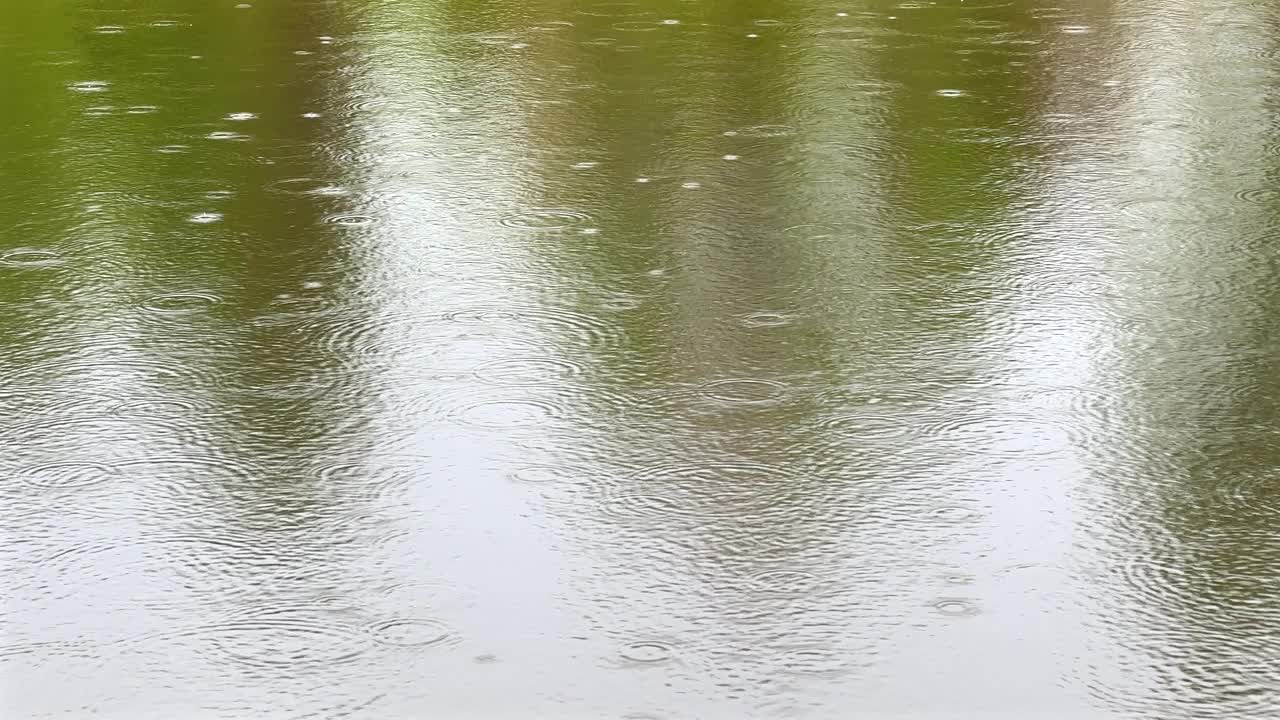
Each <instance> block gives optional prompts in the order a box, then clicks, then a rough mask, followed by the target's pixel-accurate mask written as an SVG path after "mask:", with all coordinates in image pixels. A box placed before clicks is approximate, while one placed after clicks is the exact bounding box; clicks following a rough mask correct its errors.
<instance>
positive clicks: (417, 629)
mask: <svg viewBox="0 0 1280 720" xmlns="http://www.w3.org/2000/svg"><path fill="white" fill-rule="evenodd" d="M369 630H370V632H371V633H373V639H374V640H375V641H376V642H378V643H379V644H381V645H389V646H391V647H400V648H413V647H428V646H431V645H439V644H441V643H443V642H445V641H447V640H448V639H449V635H450V633H449V628H448V627H446V626H445V625H444V623H441V622H438V621H436V620H426V619H421V618H396V619H394V620H387V621H384V622H380V623H377V624H375V625H372V626H370V628H369Z"/></svg>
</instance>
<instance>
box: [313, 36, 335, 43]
mask: <svg viewBox="0 0 1280 720" xmlns="http://www.w3.org/2000/svg"><path fill="white" fill-rule="evenodd" d="M316 39H317V40H319V41H320V42H333V36H331V35H317V36H316Z"/></svg>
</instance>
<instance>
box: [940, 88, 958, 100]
mask: <svg viewBox="0 0 1280 720" xmlns="http://www.w3.org/2000/svg"><path fill="white" fill-rule="evenodd" d="M934 95H938V96H939V97H947V98H956V97H962V96H964V95H965V91H963V90H955V89H953V88H944V89H942V90H938V91H936V92H934Z"/></svg>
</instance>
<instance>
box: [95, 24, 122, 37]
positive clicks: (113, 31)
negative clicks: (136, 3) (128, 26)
mask: <svg viewBox="0 0 1280 720" xmlns="http://www.w3.org/2000/svg"><path fill="white" fill-rule="evenodd" d="M93 31H94V32H96V33H98V34H99V35H119V34H120V33H122V32H124V28H123V27H120V26H119V25H99V26H98V27H96V28H94V30H93Z"/></svg>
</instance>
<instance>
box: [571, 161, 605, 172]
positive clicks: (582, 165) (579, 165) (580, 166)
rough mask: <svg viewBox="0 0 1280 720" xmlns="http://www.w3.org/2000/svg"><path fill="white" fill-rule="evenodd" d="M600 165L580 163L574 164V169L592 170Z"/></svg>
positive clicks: (596, 163)
mask: <svg viewBox="0 0 1280 720" xmlns="http://www.w3.org/2000/svg"><path fill="white" fill-rule="evenodd" d="M599 164H600V163H598V162H580V163H574V164H573V169H574V170H590V169H591V168H593V167H596V166H598V165H599Z"/></svg>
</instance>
